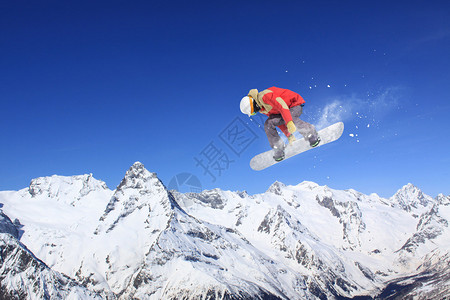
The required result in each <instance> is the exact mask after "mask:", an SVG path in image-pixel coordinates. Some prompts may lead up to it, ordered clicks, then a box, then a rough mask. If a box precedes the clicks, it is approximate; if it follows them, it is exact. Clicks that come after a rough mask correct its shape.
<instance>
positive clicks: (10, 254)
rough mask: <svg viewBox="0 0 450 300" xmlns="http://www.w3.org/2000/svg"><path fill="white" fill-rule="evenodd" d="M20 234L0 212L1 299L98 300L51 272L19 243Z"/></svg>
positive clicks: (84, 289)
mask: <svg viewBox="0 0 450 300" xmlns="http://www.w3.org/2000/svg"><path fill="white" fill-rule="evenodd" d="M19 236H20V230H19V229H17V225H15V224H13V222H11V220H10V219H9V217H8V216H6V215H5V214H4V213H3V212H2V211H1V210H0V298H2V299H101V298H100V297H99V296H98V295H96V294H94V293H92V292H90V291H89V290H88V289H86V288H85V287H84V286H81V285H80V284H79V283H77V282H75V281H74V280H72V279H70V278H68V277H66V276H64V275H62V274H60V273H58V272H55V271H53V270H51V269H50V268H49V267H47V266H46V265H45V263H43V262H42V261H40V260H39V259H38V258H36V257H35V256H34V255H33V253H31V252H30V251H29V250H28V249H27V247H26V246H25V245H23V244H22V243H21V242H19V241H18V238H19Z"/></svg>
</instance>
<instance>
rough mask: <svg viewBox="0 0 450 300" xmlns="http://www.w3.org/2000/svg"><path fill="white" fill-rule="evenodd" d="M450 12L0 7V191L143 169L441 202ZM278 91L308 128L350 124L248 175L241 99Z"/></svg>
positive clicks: (231, 4)
mask: <svg viewBox="0 0 450 300" xmlns="http://www.w3.org/2000/svg"><path fill="white" fill-rule="evenodd" d="M449 15H450V4H449V3H448V1H370V2H368V1H226V2H224V1H220V2H219V1H3V2H2V3H1V4H0V57H1V59H0V76H1V77H0V100H1V110H0V126H1V131H0V142H1V147H0V164H1V168H0V190H17V189H21V188H24V187H26V186H27V185H28V184H29V181H30V180H31V179H32V178H36V177H40V176H48V175H53V174H59V175H77V174H84V173H93V174H94V176H95V177H96V178H98V179H102V180H104V181H105V182H106V183H107V184H108V186H109V187H110V188H115V186H116V185H118V184H119V182H120V180H121V178H122V177H123V175H124V173H125V171H126V169H127V168H129V166H131V164H133V163H134V162H135V161H141V162H142V163H144V164H145V166H146V167H147V168H148V169H149V170H150V171H152V172H156V173H158V176H159V177H160V178H161V179H162V180H163V182H165V183H166V184H168V183H169V182H170V180H171V179H172V178H173V177H174V176H176V175H177V174H180V173H183V172H185V173H190V174H193V175H194V176H196V177H197V178H198V179H199V181H200V182H201V185H202V188H204V189H211V188H215V187H219V188H222V189H228V190H247V191H248V192H249V193H260V192H264V191H265V190H266V189H267V188H268V187H269V186H270V184H272V183H273V182H274V181H276V180H278V181H281V182H284V183H286V184H298V183H300V182H302V181H304V180H309V181H314V182H317V183H318V184H320V185H328V186H330V187H332V188H336V189H348V188H354V189H356V190H358V191H360V192H363V193H367V194H369V193H373V192H375V193H378V194H380V195H381V196H385V197H389V196H391V195H393V194H394V193H395V192H396V191H397V189H399V188H400V187H401V186H403V185H405V184H407V183H409V182H411V183H413V184H415V185H416V186H418V187H419V188H421V189H422V190H423V191H424V192H425V193H427V194H430V195H431V196H436V195H437V194H438V193H444V194H446V195H448V194H450V180H449V179H450V155H449V149H450V142H449V140H450V138H449V129H450V117H449V115H450V54H449V53H450V19H449V18H448V16H449ZM273 85H275V86H279V87H283V88H288V89H291V90H294V91H296V92H298V93H299V94H301V95H302V96H303V98H305V100H306V102H307V105H306V107H305V109H304V114H303V115H302V118H303V119H304V120H306V121H308V122H311V123H313V124H316V125H319V124H322V125H323V124H329V123H332V122H334V121H338V120H341V121H344V123H345V128H346V129H345V131H344V134H343V136H342V138H341V139H340V140H338V141H336V142H334V143H332V144H329V145H326V146H324V147H321V148H318V149H314V150H312V151H309V152H307V153H304V154H302V155H298V156H296V157H294V158H292V159H289V160H286V161H284V162H283V163H280V164H278V165H276V166H274V167H271V168H269V169H266V170H264V171H260V172H255V171H253V170H251V169H250V167H249V161H250V159H251V158H252V157H253V156H254V155H256V154H257V153H259V152H262V151H265V150H268V147H269V146H268V143H267V140H266V137H265V135H264V132H263V131H262V130H261V128H259V127H258V126H257V125H256V123H257V122H258V120H257V119H255V120H254V121H251V120H250V119H249V118H248V117H246V116H245V115H242V114H241V113H240V111H239V101H240V99H241V98H242V97H243V96H245V95H246V93H247V92H248V90H249V89H251V88H258V89H260V90H262V89H265V88H268V87H270V86H273ZM325 114H326V117H325ZM236 122H238V123H236ZM236 124H240V125H239V126H243V127H239V126H238V127H236ZM243 124H245V125H243ZM243 129H245V130H246V131H245V132H244V133H243V134H244V138H245V139H242V138H243V137H242V136H240V137H239V141H241V144H240V146H239V147H240V148H239V149H236V148H235V149H233V147H234V145H236V144H235V143H236V141H237V140H236V137H237V134H241V133H242V130H243ZM233 130H237V131H236V135H235V136H234V140H230V139H232V138H233V136H232V135H230V133H233ZM227 138H228V139H229V140H228V141H227ZM245 141H247V142H245ZM226 143H228V145H227V144H226ZM233 143H234V144H233ZM230 145H231V147H229V146H230ZM242 145H244V146H245V147H243V146H242ZM205 155H209V158H216V159H215V160H211V161H208V160H207V157H206V156H205ZM196 159H197V160H200V161H203V163H204V165H206V168H207V169H204V168H203V167H202V166H201V165H199V164H197V162H196ZM202 159H203V160H202Z"/></svg>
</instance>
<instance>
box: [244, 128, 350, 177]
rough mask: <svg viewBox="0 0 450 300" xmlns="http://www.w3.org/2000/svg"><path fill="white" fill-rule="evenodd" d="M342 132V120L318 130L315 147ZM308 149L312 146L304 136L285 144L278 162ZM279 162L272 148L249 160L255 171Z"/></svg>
mask: <svg viewBox="0 0 450 300" xmlns="http://www.w3.org/2000/svg"><path fill="white" fill-rule="evenodd" d="M343 132H344V123H342V122H338V123H335V124H333V125H330V126H328V127H326V128H324V129H322V130H320V131H319V132H318V134H319V137H320V139H321V141H320V144H319V145H318V146H317V147H320V146H323V145H325V144H328V143H331V142H333V141H335V140H337V139H338V138H340V137H341V135H342V133H343ZM317 147H315V148H317ZM310 149H313V148H312V147H311V146H310V145H309V142H308V141H306V140H305V139H304V138H302V139H299V140H296V141H294V142H293V143H292V144H289V145H287V146H286V148H285V150H284V154H285V157H284V159H283V160H282V161H280V162H283V161H285V160H286V159H288V158H290V157H292V156H295V155H297V154H300V153H302V152H305V151H308V150H310ZM280 162H277V161H275V160H274V159H273V150H269V151H266V152H263V153H260V154H258V155H256V156H255V157H253V158H252V159H251V160H250V167H251V168H252V169H253V170H255V171H260V170H263V169H265V168H268V167H270V166H272V165H274V164H276V163H280Z"/></svg>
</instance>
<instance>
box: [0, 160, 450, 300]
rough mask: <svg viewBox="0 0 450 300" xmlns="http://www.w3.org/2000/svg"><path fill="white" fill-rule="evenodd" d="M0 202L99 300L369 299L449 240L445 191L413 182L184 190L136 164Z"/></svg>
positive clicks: (45, 255) (35, 248)
mask: <svg viewBox="0 0 450 300" xmlns="http://www.w3.org/2000/svg"><path fill="white" fill-rule="evenodd" d="M30 191H32V192H30ZM0 203H2V204H3V210H4V211H5V214H4V215H5V216H6V217H7V218H8V219H9V218H13V219H14V218H15V219H16V220H17V224H20V230H21V231H23V232H22V236H21V237H20V238H21V241H22V242H23V243H25V244H26V245H27V246H28V247H29V248H30V249H31V250H32V252H33V253H36V255H37V256H38V257H39V258H40V259H42V260H43V261H44V262H46V263H47V264H49V267H50V268H52V269H55V270H56V271H59V272H62V273H64V274H66V275H68V276H69V277H71V278H73V279H75V280H76V281H77V282H78V283H80V284H83V285H84V286H86V287H88V288H89V289H90V290H91V291H92V292H93V293H99V294H100V295H101V296H102V297H103V298H105V299H115V298H118V299H127V297H135V298H138V299H147V298H150V299H159V298H161V297H163V298H169V299H170V298H173V299H178V298H183V299H184V298H186V299H188V298H189V297H206V296H208V295H209V296H208V297H210V298H211V299H222V298H228V299H244V298H249V297H259V298H260V299H265V298H267V299H268V298H271V297H273V298H274V299H275V298H276V299H316V298H330V299H332V298H340V297H343V298H352V297H357V296H366V295H369V296H370V297H375V296H376V295H377V294H382V293H383V292H386V293H387V290H386V289H387V288H388V287H389V284H390V282H391V283H392V284H396V285H398V286H401V283H402V282H401V280H400V279H399V278H401V277H407V276H413V275H411V274H415V273H418V271H417V270H419V268H420V266H424V265H427V266H428V269H426V270H427V272H432V270H437V269H439V268H442V264H443V263H444V262H445V260H446V258H448V256H449V255H448V254H447V253H448V251H449V249H450V248H449V245H450V242H449V241H448V238H446V237H447V236H448V220H449V217H450V209H449V207H450V205H449V203H450V197H448V196H444V195H442V194H440V195H438V196H437V197H436V198H431V197H430V196H428V195H425V194H423V193H422V191H420V189H419V188H417V187H415V186H414V185H412V184H407V185H405V186H404V187H402V188H401V189H399V190H398V192H397V193H395V194H394V195H393V196H392V197H390V198H387V199H386V198H382V197H379V196H378V195H377V194H371V195H364V194H362V193H360V192H357V191H355V190H352V189H349V190H345V191H340V190H334V189H332V188H329V187H327V186H319V185H318V184H316V183H313V182H308V181H305V182H302V183H299V184H298V185H295V186H289V185H285V184H283V183H281V182H278V181H276V182H274V183H273V184H272V185H271V186H270V187H269V188H268V189H267V191H266V192H264V193H261V194H255V195H249V194H248V193H246V192H239V191H237V192H233V191H223V190H220V189H213V190H210V191H202V192H200V193H186V194H181V193H178V192H177V191H168V190H167V188H166V187H165V186H164V184H163V183H162V182H161V180H160V179H159V178H158V177H157V175H156V173H151V172H149V171H148V170H147V169H145V166H144V165H143V164H142V163H140V162H136V163H135V164H133V165H132V166H131V167H130V169H129V170H128V171H127V172H126V173H125V176H124V178H123V179H122V181H121V182H120V183H119V185H118V186H117V188H116V189H115V190H109V188H107V186H106V184H104V182H102V181H101V180H97V179H95V178H93V176H92V174H86V175H78V176H68V177H64V176H56V175H55V176H51V177H41V178H37V179H36V180H32V181H31V183H30V187H28V188H26V189H23V190H20V191H17V192H13V191H8V192H0ZM49 205H51V206H52V208H51V207H49ZM49 208H51V209H49ZM5 220H6V219H5ZM14 223H16V221H15V222H14ZM0 225H1V224H0ZM0 228H2V227H1V226H0ZM10 229H11V228H10ZM16 230H17V228H16ZM13 232H14V230H13ZM36 237H39V238H36ZM15 238H16V239H17V238H19V236H16V237H15ZM433 247H434V248H433ZM437 249H439V250H440V251H437ZM431 253H434V254H435V255H434V256H433V255H431ZM438 253H439V254H438ZM416 256H417V257H418V258H417V257H416ZM429 257H434V260H433V262H434V263H429V262H428V261H429V259H430V258H429ZM436 257H439V259H437V258H436ZM380 262H383V264H382V265H380ZM427 262H428V264H427ZM181 266H183V267H182V268H181ZM422 268H423V267H422ZM183 270H184V271H183ZM261 270H266V271H263V272H261ZM269 270H272V271H269ZM420 270H421V269H420ZM443 270H447V269H445V268H443ZM164 274H172V275H171V276H167V275H164ZM436 274H437V273H436ZM421 278H422V279H423V276H422V277H421ZM435 278H438V277H437V276H436V277H435ZM439 278H441V280H447V279H445V278H446V277H445V276H441V277H439ZM395 280H399V281H398V282H396V281H395ZM440 287H442V285H440ZM405 289H406V288H405ZM411 291H413V289H411ZM414 293H419V294H420V293H424V291H422V290H420V291H419V292H417V287H416V288H415V289H414ZM419 294H418V295H419ZM441 294H442V293H441Z"/></svg>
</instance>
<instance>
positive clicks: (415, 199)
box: [391, 183, 433, 211]
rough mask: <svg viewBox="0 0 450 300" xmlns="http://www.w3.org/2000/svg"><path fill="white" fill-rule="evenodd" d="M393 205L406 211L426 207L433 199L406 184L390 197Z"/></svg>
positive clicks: (411, 185) (413, 186)
mask: <svg viewBox="0 0 450 300" xmlns="http://www.w3.org/2000/svg"><path fill="white" fill-rule="evenodd" d="M391 201H392V202H393V204H394V205H396V204H397V205H399V206H400V207H401V208H402V209H404V210H406V211H411V210H414V209H418V208H420V207H427V206H428V205H430V204H432V202H433V199H432V198H431V197H430V196H427V195H425V194H424V193H423V192H422V191H421V190H420V189H419V188H418V187H416V186H415V185H413V184H411V183H408V184H407V185H405V186H403V187H402V188H401V189H400V190H398V191H397V193H395V195H394V196H392V197H391Z"/></svg>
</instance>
